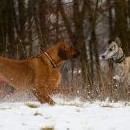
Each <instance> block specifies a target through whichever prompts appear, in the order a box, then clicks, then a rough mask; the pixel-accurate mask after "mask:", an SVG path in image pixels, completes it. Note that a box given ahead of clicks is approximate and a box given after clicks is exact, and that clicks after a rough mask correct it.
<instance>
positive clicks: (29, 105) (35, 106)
mask: <svg viewBox="0 0 130 130" xmlns="http://www.w3.org/2000/svg"><path fill="white" fill-rule="evenodd" d="M26 106H28V107H29V108H38V106H37V105H36V104H32V103H27V104H26Z"/></svg>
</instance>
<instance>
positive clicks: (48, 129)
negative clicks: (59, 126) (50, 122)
mask: <svg viewBox="0 0 130 130" xmlns="http://www.w3.org/2000/svg"><path fill="white" fill-rule="evenodd" d="M40 130H55V129H54V127H53V126H50V127H45V128H41V129H40Z"/></svg>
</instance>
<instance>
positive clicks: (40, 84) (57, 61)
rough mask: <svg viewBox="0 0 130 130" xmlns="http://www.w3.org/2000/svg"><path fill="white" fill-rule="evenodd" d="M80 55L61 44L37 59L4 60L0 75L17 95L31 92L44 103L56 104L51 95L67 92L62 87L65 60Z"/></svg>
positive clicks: (66, 45) (0, 58)
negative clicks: (60, 85)
mask: <svg viewBox="0 0 130 130" xmlns="http://www.w3.org/2000/svg"><path fill="white" fill-rule="evenodd" d="M78 55H79V52H78V51H77V50H76V49H75V48H73V47H72V46H70V45H68V44H66V43H64V42H60V43H58V44H56V45H55V46H52V47H51V48H49V49H47V50H46V51H45V52H43V53H42V54H40V55H39V56H36V57H34V58H28V59H25V60H14V59H10V58H5V57H0V74H1V76H2V77H3V78H4V80H5V81H6V82H7V83H8V84H9V85H11V86H13V87H14V89H15V91H16V93H17V94H18V93H23V94H26V93H25V91H31V92H33V93H34V95H35V97H36V98H37V99H38V100H39V101H40V103H48V104H50V105H53V104H55V102H54V101H53V99H52V98H51V97H50V96H51V95H52V94H53V93H55V92H59V91H62V90H63V88H61V87H59V84H60V80H61V73H60V70H59V69H60V67H61V66H62V65H63V63H64V61H65V60H68V59H73V58H76V57H78Z"/></svg>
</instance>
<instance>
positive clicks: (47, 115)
mask: <svg viewBox="0 0 130 130" xmlns="http://www.w3.org/2000/svg"><path fill="white" fill-rule="evenodd" d="M55 100H56V105H55V106H49V105H48V104H40V103H38V102H36V101H35V102H33V101H30V102H3V103H0V130H9V129H11V130H44V129H43V128H48V127H49V128H54V130H130V123H129V121H130V104H129V103H123V102H120V103H109V102H107V101H106V102H99V101H95V102H87V101H86V102H82V101H80V100H79V99H76V100H73V101H67V100H65V99H61V98H56V99H55ZM27 104H30V105H33V106H34V108H33V107H29V105H27Z"/></svg>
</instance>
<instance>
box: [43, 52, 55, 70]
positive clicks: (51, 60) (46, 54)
mask: <svg viewBox="0 0 130 130" xmlns="http://www.w3.org/2000/svg"><path fill="white" fill-rule="evenodd" d="M44 54H45V56H46V57H47V58H48V59H49V61H50V62H51V64H52V66H53V68H56V67H57V65H56V63H55V61H54V60H53V59H52V57H51V56H50V55H49V54H48V53H47V52H44Z"/></svg>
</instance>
